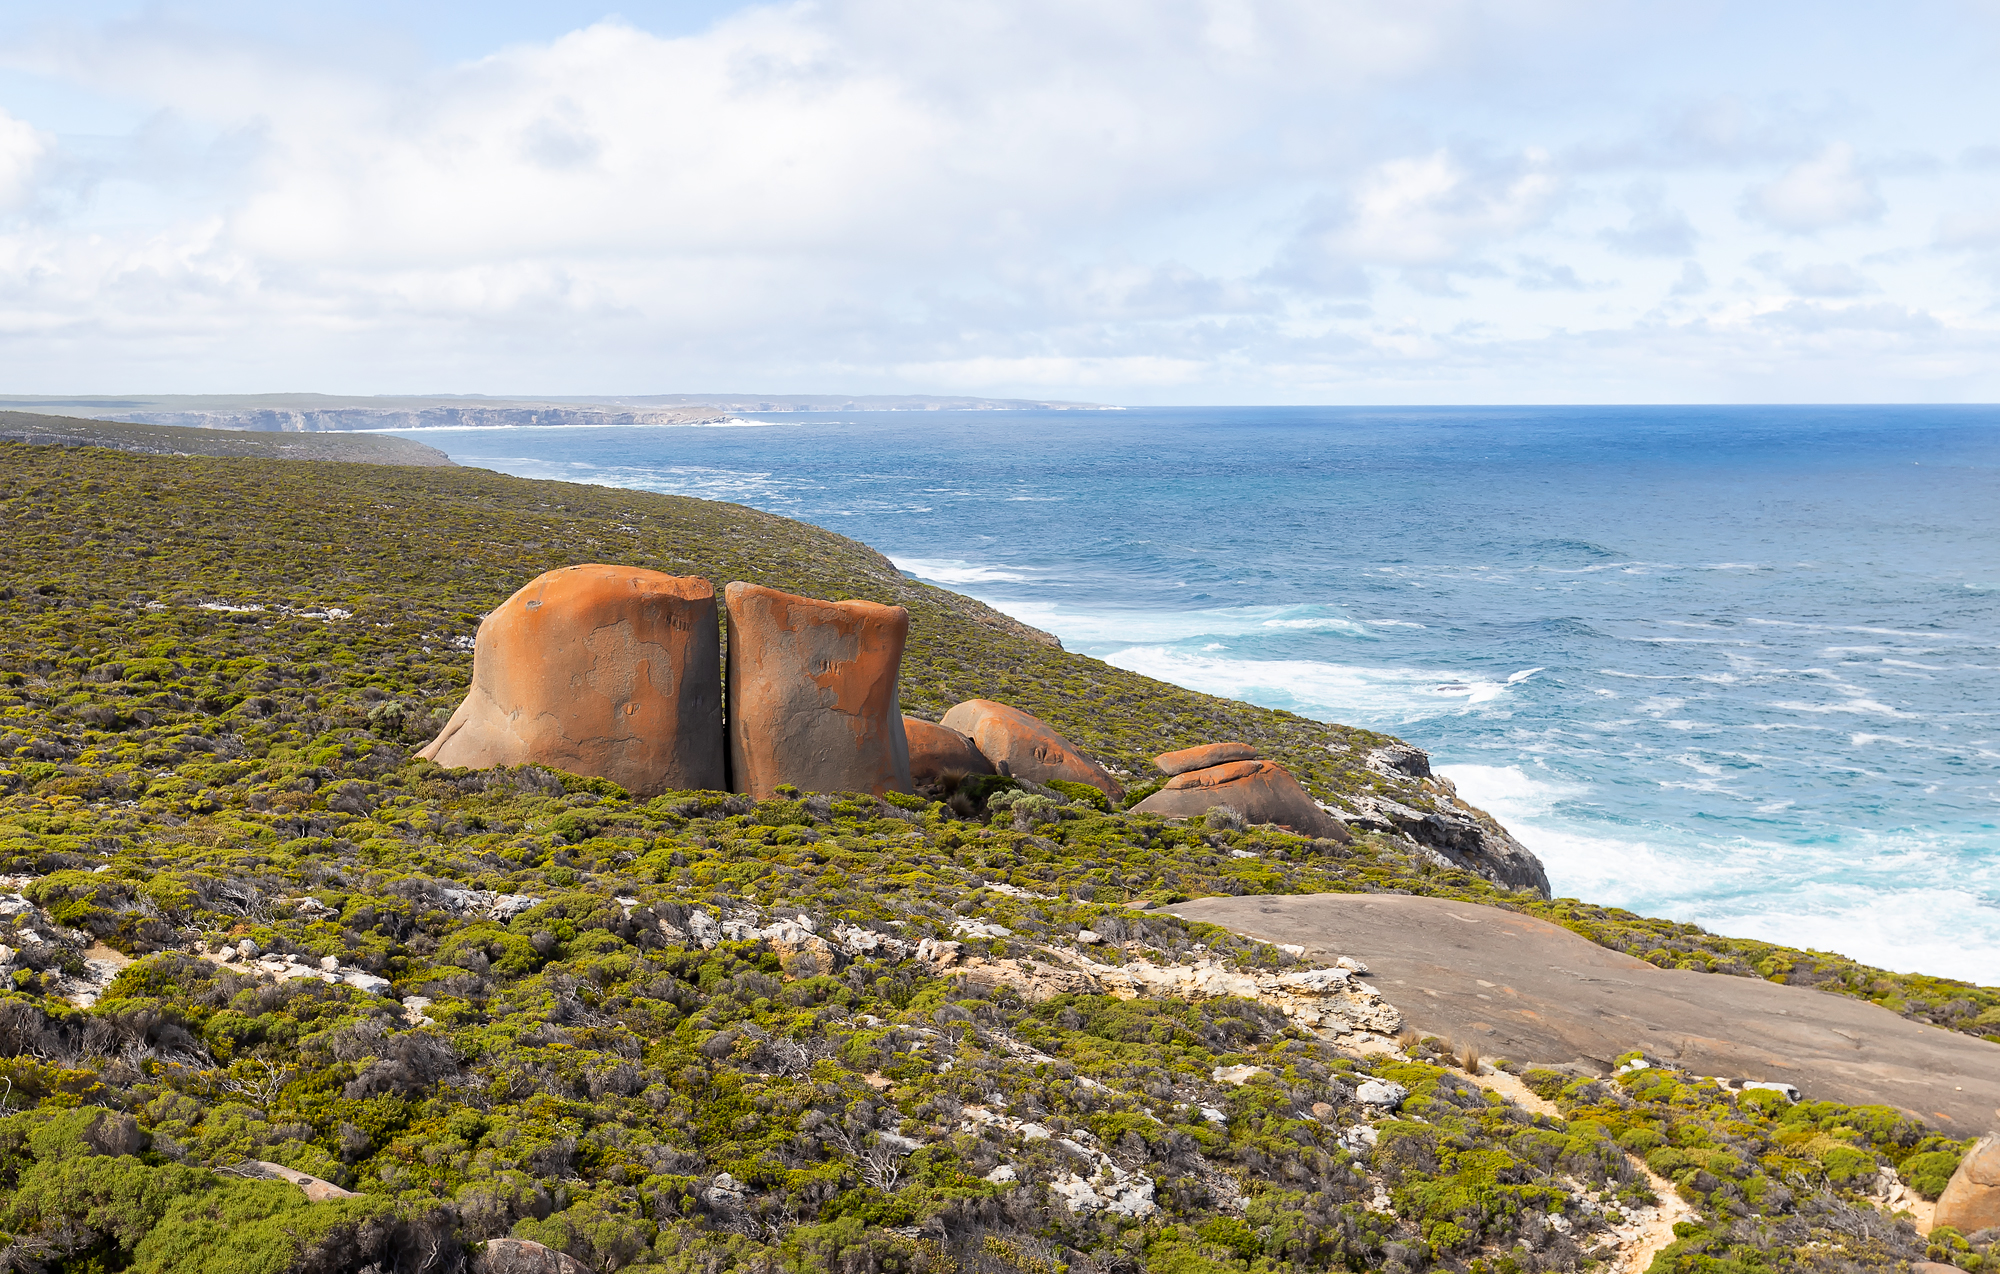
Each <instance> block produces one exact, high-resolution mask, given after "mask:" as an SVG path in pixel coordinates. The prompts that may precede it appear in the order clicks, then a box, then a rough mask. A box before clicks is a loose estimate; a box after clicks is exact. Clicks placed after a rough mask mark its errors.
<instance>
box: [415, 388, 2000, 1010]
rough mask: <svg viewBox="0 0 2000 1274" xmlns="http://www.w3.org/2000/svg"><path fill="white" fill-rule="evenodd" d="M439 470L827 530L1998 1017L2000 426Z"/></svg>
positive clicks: (700, 444)
mask: <svg viewBox="0 0 2000 1274" xmlns="http://www.w3.org/2000/svg"><path fill="white" fill-rule="evenodd" d="M410 436H416V437H421V438H422V439H423V441H425V442H428V443H430V444H432V445H434V446H438V447H441V448H443V449H444V450H446V451H448V452H449V453H450V454H451V455H452V457H453V458H454V459H456V460H457V461H459V462H460V463H461V464H470V465H479V466H484V467H486V468H491V469H498V470H501V471H504V472H507V473H513V474H519V475H522V476H524V477H535V478H562V479H568V480H570V481H577V482H591V483H604V484H610V485H615V486H622V487H635V488H640V489H644V490H649V491H670V492H676V493H680V494H686V495H695V496H702V497H706V498H709V499H718V500H734V501H740V502H742V503H744V504H749V505H754V506H756V507H758V508H761V509H768V510H771V511H773V512H776V513H782V514H786V515H788V516H791V517H796V518H803V519H805V520H807V521H811V522H816V523H818V524H820V525H822V526H826V527H830V528H832V529H834V530H836V531H840V532H842V533H843V534H846V535H850V536H853V537H854V538H856V539H859V540H863V541H865V542H867V543H868V544H871V545H873V546H874V547H876V548H878V549H880V550H881V551H882V552H884V553H886V554H888V555H889V556H890V557H891V558H893V559H894V560H895V561H896V562H897V563H898V564H899V565H901V566H902V567H903V568H904V569H905V570H906V571H908V572H910V573H912V574H914V575H916V576H918V577H920V578H923V579H926V580H931V581H934V582H936V583H939V584H943V585H945V586H947V587H950V588H954V589H957V590H959V591H960V592H964V593H969V594H971V595H973V596H975V597H978V598H980V599H982V600H984V601H987V602H990V603H992V604H993V605H995V606H997V607H999V608H1000V609H1002V610H1004V611H1007V612H1009V613H1010V614H1013V615H1016V616H1019V617H1020V618H1021V619H1024V620H1026V621H1028V622H1029V623H1032V624H1035V625H1037V626H1039V627H1042V628H1045V629H1048V630H1050V631H1052V632H1054V633H1056V634H1057V635H1059V636H1060V637H1061V638H1062V639H1063V642H1064V644H1065V645H1066V646H1068V647H1069V648H1070V649H1072V650H1077V651H1082V652H1084V653H1087V654H1091V655H1095V656H1097V657H1099V658H1102V659H1106V660H1108V661H1110V662H1111V663H1114V664H1117V665H1119V666H1120V667H1125V668H1131V669H1135V670H1137V671H1140V672H1144V673H1148V674H1150V675H1152V676H1155V677H1159V678H1162V679H1164V680H1167V681H1172V682H1177V683H1179V684H1181V685H1185V686H1190V687H1193V688H1195V689H1199V690H1204V691H1208V692H1211V693H1214V694H1221V695H1228V696H1233V697H1236V698H1241V699H1247V700H1250V701H1252V702H1255V703H1261V704H1267V705H1271V706H1275V707H1283V708H1290V709H1292V710H1294V711H1297V712H1301V713H1304V714H1306V715H1308V716H1312V717H1317V718H1321V719H1324V720H1330V721H1345V722H1350V723H1353V724H1356V725H1365V726H1369V727H1373V728H1376V729H1381V730H1386V731H1391V732H1393V733H1395V734H1398V735H1401V736H1402V737H1404V738H1406V739H1409V740H1410V741H1411V742H1413V743H1416V744H1418V745H1420V746H1422V747H1424V748H1427V749H1429V750H1430V752H1431V754H1432V757H1433V760H1434V763H1435V764H1436V765H1437V766H1438V767H1439V768H1440V769H1441V770H1442V771H1443V772H1444V773H1445V774H1447V775H1448V776H1450V777H1451V778H1452V779H1453V780H1454V781H1456V782H1457V783H1458V785H1459V788H1460V790H1461V791H1462V792H1463V793H1464V794H1465V795H1466V796H1467V797H1468V798H1469V799H1471V800H1472V801H1474V802H1476V803H1478V804H1480V805H1483V806H1485V807H1486V808H1488V809H1490V810H1491V811H1492V812H1493V813H1495V814H1496V815H1498V816H1499V817H1500V818H1501V819H1502V820H1503V821H1505V822H1506V823H1507V825H1508V826H1509V827H1510V828H1512V829H1513V831H1514V832H1515V834H1516V835H1518V836H1519V837H1520V838H1521V840H1522V841H1523V842H1525V843H1526V844H1527V845H1528V846H1529V847H1530V848H1532V849H1533V850H1534V851H1535V852H1536V853H1538V854H1539V855H1541V857H1542V859H1543V860H1544V861H1545V862H1546V863H1547V865H1548V869H1549V876H1550V879H1551V880H1552V881H1553V882H1554V884H1555V887H1556V889H1557V891H1558V892H1559V893H1565V894H1573V895H1577V896H1580V897H1584V898H1588V899H1591V900H1593V901H1597V902H1604V903H1613V904H1618V905H1622V906H1626V907H1630V908H1633V909H1635V910H1638V911H1642V912H1646V913H1650V914H1654V915H1664V916H1671V917H1673V918H1676V919H1680V920H1692V921H1695V922H1697V923H1700V924H1702V925H1704V926H1706V927H1709V928H1711V929H1714V930H1717V931H1720V932H1723V933H1730V934H1738V935H1743V936H1751V937H1760V938H1766V939H1771V940H1776V941H1782V942H1787V943H1793V944H1799V945H1804V946H1809V947H1815V948H1819V949H1823V950H1834V951H1841V952H1845V953H1847V954H1849V955H1853V956H1856V957H1858V958H1861V959H1864V960H1868V961H1871V962H1874V963H1877V964H1881V965H1885V966H1888V967H1891V968H1895V969H1903V970H1911V969H1917V970H1923V971H1926V972H1932V973H1945V974H1951V975H1955V976H1959V977H1965V978H1971V979H1974V980H1977V981H1980V982H1984V983H1989V984H1991V983H2000V409H1996V408H1985V407H1978V408H1951V407H1944V408H1936V407H1834V408H1821V407H1778V408H1769V407H1714V408H1682V407H1674V408H1664V407H1663V408H1595V407H1593V408H1486V409H1463V408H1449V409H1347V408H1340V409H1335V408H1261V407H1260V408H1201V409H1192V408H1190V409H1155V408H1143V409H1140V408H1135V409H1131V410H1125V411H1103V412H922V413H861V414H845V415H837V414H823V415H822V414H812V415H806V414H785V415H778V416H770V417H757V418H746V419H745V420H742V421H740V422H737V424H736V426H734V427H700V428H686V427H681V428H617V429H586V428H579V429H538V428H522V429H484V430H422V431H413V432H412V433H411V435H410Z"/></svg>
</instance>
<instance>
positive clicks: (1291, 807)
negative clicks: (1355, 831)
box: [1132, 761, 1352, 841]
mask: <svg viewBox="0 0 2000 1274" xmlns="http://www.w3.org/2000/svg"><path fill="white" fill-rule="evenodd" d="M1219 805H1227V806H1229V807H1230V808H1231V809H1233V810H1235V811H1236V812H1237V813H1239V814H1241V815H1243V817H1244V818H1245V819H1247V820H1248V821H1250V822H1252V823H1276V824H1278V825H1279V826H1280V827H1288V828H1290V829H1291V830H1293V831H1295V832H1297V833H1298V834H1299V835H1301V836H1325V837H1330V838H1332V839H1334V840H1338V841H1346V840H1350V839H1352V837H1350V836H1349V835H1348V832H1347V829H1346V828H1345V827H1344V826H1342V825H1341V823H1340V820H1338V819H1336V818H1334V817H1333V816H1332V815H1330V814H1328V813H1327V812H1326V811H1325V810H1323V809H1321V808H1320V807H1319V806H1318V805H1317V804H1315V803H1314V802H1313V798H1312V797H1311V796H1308V795H1307V794H1306V790H1305V789H1304V788H1302V787H1300V786H1299V781H1298V780H1297V779H1295V778H1293V777H1292V775H1291V771H1289V770H1287V769H1286V768H1285V767H1284V766H1282V765H1279V764H1278V763H1277V762H1276V761H1228V762H1225V763H1224V764H1222V765H1212V766H1209V767H1208V768H1207V769H1203V770H1191V771H1189V772H1187V773H1185V774H1179V775H1176V776H1175V777H1174V778H1172V779H1169V780H1168V781H1167V785H1166V786H1165V787H1163V788H1161V789H1160V790H1159V791H1157V792H1155V793H1153V794H1152V795H1151V796H1149V797H1147V798H1146V799H1145V800H1143V801H1140V802H1139V803H1138V804H1137V805H1135V806H1133V807H1132V812H1133V813H1135V814H1164V815H1165V816H1166V817H1168V818H1199V817H1200V816H1201V815H1203V814H1206V813H1207V812H1208V811H1209V810H1212V809H1214V808H1215V807H1217V806H1219Z"/></svg>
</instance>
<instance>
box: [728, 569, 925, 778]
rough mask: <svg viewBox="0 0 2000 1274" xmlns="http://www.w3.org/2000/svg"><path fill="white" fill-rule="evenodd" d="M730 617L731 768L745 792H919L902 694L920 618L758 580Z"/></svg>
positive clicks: (739, 588) (738, 594)
mask: <svg viewBox="0 0 2000 1274" xmlns="http://www.w3.org/2000/svg"><path fill="white" fill-rule="evenodd" d="M723 602H724V605H725V606H727V607H728V610H729V764H730V783H731V785H732V787H733V788H734V789H735V790H736V791H738V792H748V793H749V794H750V795H752V796H754V797H756V798H758V799H759V800H763V799H765V798H768V797H770V796H772V795H774V794H775V793H776V791H777V789H778V787H779V786H780V785H781V784H787V783H789V784H791V785H792V786H794V787H798V788H801V789H805V790H808V791H814V792H873V793H875V794H876V795H878V796H879V795H880V794H882V793H884V792H911V791H914V790H915V789H914V788H913V786H912V785H911V782H910V753H909V743H908V740H907V739H906V738H905V736H904V734H903V714H902V710H901V706H900V700H899V696H898V693H897V684H898V678H899V677H900V676H901V673H902V666H903V643H904V641H905V639H907V638H908V636H909V632H910V613H909V612H908V611H906V610H904V609H903V608H902V607H901V606H883V605H880V604H878V603H875V602H864V601H845V602H826V601H820V600H818V599H816V598H811V597H798V596H794V595H793V594H791V593H781V592H779V591H778V590H777V589H775V588H764V587H762V586H760V585H757V584H744V583H734V584H730V585H729V586H728V587H727V588H725V589H723Z"/></svg>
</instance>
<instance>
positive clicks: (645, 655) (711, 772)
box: [419, 563, 727, 796]
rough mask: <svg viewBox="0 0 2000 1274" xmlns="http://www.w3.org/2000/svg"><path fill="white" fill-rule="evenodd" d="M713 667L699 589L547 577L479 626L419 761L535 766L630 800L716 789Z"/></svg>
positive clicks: (679, 580)
mask: <svg viewBox="0 0 2000 1274" xmlns="http://www.w3.org/2000/svg"><path fill="white" fill-rule="evenodd" d="M721 659H722V648H721V633H720V630H719V629H718V628H717V626H716V611H715V589H714V588H713V586H711V585H710V584H709V582H708V581H707V580H704V579H695V578H690V577H685V576H679V575H664V574H661V573H660V572H658V571H648V570H642V569H640V568H638V567H635V566H605V565H601V564H597V563H591V564H588V565H583V566H570V567H565V568H563V569H561V570H555V571H550V572H548V573H547V574H544V575H539V576H537V577H536V578H535V579H534V580H532V581H530V582H529V583H528V585H527V586H526V587H525V588H523V589H521V590H520V591H519V592H517V593H515V594H514V595H513V596H512V597H510V598H508V599H507V600H506V601H505V602H503V603H501V605H500V606H499V608H498V609H496V610H495V611H494V612H493V613H492V614H490V615H488V616H487V617H486V620H485V622H484V623H482V624H480V626H479V638H478V645H477V646H476V647H475V648H474V652H473V662H472V688H471V689H470V690H468V691H467V692H466V696H465V700H464V702H462V703H460V704H459V705H458V711H456V712H454V713H452V715H451V720H450V721H448V722H447V723H446V724H445V727H444V729H443V731H441V732H440V733H439V734H438V737H437V738H436V739H435V740H433V741H432V742H431V744H430V745H429V746H428V747H426V748H424V749H423V751H422V752H421V753H419V755H421V756H425V757H428V758H430V759H431V760H433V761H436V762H437V763H438V764H439V765H448V766H465V767H468V768H472V769H484V768H486V767H489V766H495V765H529V764H533V765H547V766H550V767H551V768H554V769H560V770H568V771H569V772H570V773H572V774H589V775H595V776H597V777H599V778H606V779H610V780H611V781H612V782H613V783H616V784H618V785H619V786H620V787H623V788H625V789H626V790H627V791H630V792H632V793H634V794H635V795H640V796H653V795H657V794H658V793H661V792H669V791H676V790H682V789H694V790H702V791H720V790H724V789H725V788H726V786H727V784H726V782H725V779H724V771H723V741H722V663H721Z"/></svg>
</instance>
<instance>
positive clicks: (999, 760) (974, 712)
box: [944, 699, 1125, 801]
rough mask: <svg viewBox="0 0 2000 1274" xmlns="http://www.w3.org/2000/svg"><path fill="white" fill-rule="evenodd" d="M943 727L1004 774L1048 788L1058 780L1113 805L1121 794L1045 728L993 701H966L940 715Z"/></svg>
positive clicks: (1115, 783) (1104, 775) (1044, 724)
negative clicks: (1093, 790)
mask: <svg viewBox="0 0 2000 1274" xmlns="http://www.w3.org/2000/svg"><path fill="white" fill-rule="evenodd" d="M944 726H945V728H946V729H948V730H956V731H958V732H959V733H960V734H962V735H964V736H966V737H967V738H969V739H971V740H972V743H973V746H974V747H976V748H978V749H979V751H980V752H981V753H982V754H983V755H985V756H986V758H987V759H988V760H990V761H992V762H993V765H994V768H995V769H997V770H998V771H999V772H1000V773H1002V774H1009V775H1012V776H1013V777H1015V778H1017V779H1029V780H1031V781H1033V782H1036V783H1047V782H1050V781H1052V780H1056V779H1061V780H1064V781H1066V782H1070V783H1088V784H1090V785H1091V786H1092V787H1094V788H1096V789H1097V790H1098V791H1100V792H1102V793H1104V794H1105V795H1106V796H1108V797H1110V798H1111V799H1112V800H1114V801H1116V800H1122V799H1123V798H1124V796H1125V789H1124V788H1123V787H1122V786H1120V785H1119V782H1118V780H1117V779H1114V778H1112V777H1111V776H1110V775H1109V774H1107V773H1105V772H1104V769H1103V767H1101V766H1099V765H1098V764H1097V763H1096V762H1095V761H1092V760H1090V759H1089V758H1087V757H1085V756H1084V755H1083V754H1082V753H1080V752H1078V751H1077V750H1076V749H1075V748H1074V747H1072V746H1071V745H1070V743H1069V740H1067V739H1065V738H1063V737H1062V736H1061V735H1060V734H1057V733H1056V732H1055V731H1054V730H1053V729H1051V728H1050V727H1049V725H1048V723H1047V722H1044V721H1041V720H1039V719H1038V718H1035V717H1031V716H1029V715H1028V714H1027V713H1025V712H1023V711H1021V710H1020V709H1019V708H1010V707H1008V706H1007V705H1006V704H1004V703H995V702H994V701H993V700H991V699H968V700H966V701H965V702H964V703H961V704H959V705H958V706H956V707H954V708H953V709H952V710H951V711H949V712H947V713H945V714H944Z"/></svg>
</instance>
